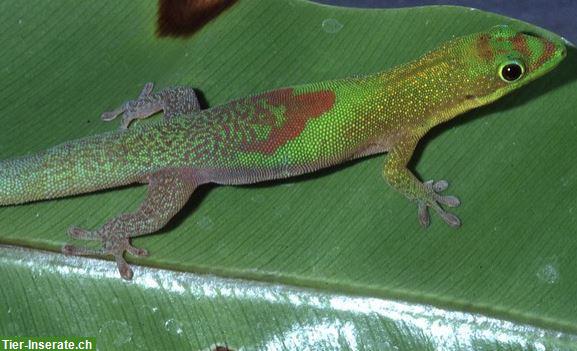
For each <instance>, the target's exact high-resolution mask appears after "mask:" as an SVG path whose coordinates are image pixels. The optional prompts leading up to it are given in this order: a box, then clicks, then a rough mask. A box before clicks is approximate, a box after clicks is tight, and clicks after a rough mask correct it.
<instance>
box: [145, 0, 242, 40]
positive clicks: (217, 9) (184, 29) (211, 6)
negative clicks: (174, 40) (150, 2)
mask: <svg viewBox="0 0 577 351" xmlns="http://www.w3.org/2000/svg"><path fill="white" fill-rule="evenodd" d="M235 2H237V0H158V23H157V30H156V33H157V35H158V36H159V37H184V36H189V35H192V34H193V33H194V32H196V31H197V30H199V29H200V28H202V27H203V26H204V25H205V24H207V23H208V22H209V21H210V20H212V19H213V18H215V17H217V16H218V15H220V14H221V13H222V12H223V11H224V10H226V9H227V8H229V7H231V6H232V5H234V3H235Z"/></svg>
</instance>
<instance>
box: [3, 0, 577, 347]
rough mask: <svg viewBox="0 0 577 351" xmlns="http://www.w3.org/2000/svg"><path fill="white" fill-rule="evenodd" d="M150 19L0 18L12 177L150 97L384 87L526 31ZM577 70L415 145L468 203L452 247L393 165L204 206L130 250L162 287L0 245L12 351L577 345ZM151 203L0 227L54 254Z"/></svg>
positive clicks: (479, 21) (81, 10) (72, 211)
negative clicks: (378, 74)
mask: <svg viewBox="0 0 577 351" xmlns="http://www.w3.org/2000/svg"><path fill="white" fill-rule="evenodd" d="M155 16H156V4H155V3H154V2H151V1H139V2H130V1H109V0H106V1H99V2H75V1H72V0H59V1H53V2H43V1H32V2H26V3H22V2H19V1H16V0H5V1H3V2H1V3H0V33H3V34H2V35H1V36H0V41H1V47H2V52H0V76H1V77H2V78H3V79H2V81H3V84H2V86H1V87H0V101H2V103H1V104H0V121H1V122H2V128H1V129H0V158H8V157H13V156H15V155H22V154H25V153H28V152H34V151H38V150H42V149H44V148H46V147H49V146H51V145H54V144H57V143H60V142H63V141H65V140H70V139H74V138H80V137H83V136H86V135H92V134H96V133H99V132H103V131H106V130H113V129H115V128H117V124H114V123H113V124H105V123H102V122H100V120H99V115H100V113H101V112H102V111H105V110H108V109H110V108H111V107H115V106H117V105H118V104H119V103H120V102H122V101H123V100H126V99H130V98H134V97H135V96H136V95H137V94H138V92H139V90H140V88H141V87H142V85H143V84H144V83H145V82H147V81H154V82H155V83H156V84H157V87H165V86H169V85H178V84H188V85H192V86H194V87H197V88H199V89H200V90H201V91H202V93H203V95H204V98H205V102H206V103H207V104H208V105H209V106H214V105H217V104H219V103H222V102H225V101H227V100H229V99H231V98H235V97H241V96H245V95H248V94H251V93H255V92H259V91H264V90H267V89H272V88H276V87H281V86H287V85H291V84H298V83H305V82H312V81H317V80H324V79H332V78H337V77H345V76H348V75H353V74H363V73H370V72H375V71H379V70H383V69H386V68H390V67H393V66H395V65H397V64H400V63H403V62H406V61H408V60H411V59H415V58H417V57H419V56H420V55H422V54H423V53H425V52H426V51H428V50H430V49H433V48H434V47H435V46H437V45H438V44H439V43H441V42H443V41H445V40H447V39H450V38H452V37H454V36H458V35H463V34H468V33H472V32H476V31H480V30H485V29H487V28H488V27H490V26H492V25H495V24H504V23H508V24H512V25H514V26H515V27H516V28H518V29H528V28H531V29H534V28H532V27H530V26H529V25H527V24H523V23H520V22H517V21H515V20H512V19H508V18H504V17H500V16H497V15H494V14H489V13H484V12H480V11H471V10H469V9H465V8H456V7H429V8H414V9H402V10H372V11H370V10H357V9H343V8H334V7H328V6H322V5H316V4H312V3H308V2H304V1H298V0H283V1H274V2H273V1H239V3H237V4H236V5H234V6H233V7H232V8H231V9H229V10H227V11H226V12H225V13H223V14H222V15H221V16H219V17H218V18H217V19H216V20H215V21H213V22H211V23H210V24H209V25H207V26H206V27H205V28H204V29H202V30H201V31H200V32H198V33H197V34H196V35H195V36H193V37H191V38H188V39H158V38H156V37H155V36H154V31H155V28H154V23H155ZM575 54H576V50H575V49H574V48H571V49H570V50H569V54H568V57H567V59H566V60H565V61H564V63H562V65H561V66H560V67H559V68H557V69H556V70H555V71H553V72H552V73H550V74H549V75H547V76H545V77H544V78H542V79H540V80H539V81H536V82H534V83H532V84H531V85H529V86H527V87H526V88H524V89H522V90H520V91H519V92H516V93H514V94H512V95H510V96H507V97H505V98H503V99H502V100H500V101H498V102H496V103H494V104H492V105H490V106H487V107H484V108H481V109H479V110H477V111H474V112H472V113H468V114H467V115H465V116H462V117H461V118H460V119H458V120H455V121H454V122H452V123H449V124H448V125H445V126H442V127H441V128H437V129H435V130H434V131H433V133H431V135H430V136H429V137H427V139H426V140H425V141H424V142H423V143H422V145H421V148H420V150H419V155H418V157H417V158H416V160H415V162H414V163H415V166H416V170H417V171H418V173H419V174H421V175H422V176H423V178H424V179H429V178H435V179H438V178H445V177H446V178H448V179H449V180H450V181H451V182H452V187H451V189H450V190H451V193H454V194H457V195H459V196H460V197H461V199H462V200H463V206H462V207H461V208H459V209H458V211H457V213H458V214H459V216H460V217H461V219H462V220H463V227H462V228H461V229H460V230H458V231H455V230H451V229H449V228H447V226H445V225H444V224H443V223H441V222H440V221H439V220H438V219H437V220H435V221H434V222H433V225H432V227H431V228H429V229H428V230H427V231H423V230H422V229H421V228H420V227H419V225H418V222H417V219H416V213H415V212H416V211H415V208H414V206H413V205H412V204H410V203H408V202H407V201H406V200H405V199H404V198H402V197H401V196H400V195H399V194H397V193H395V192H394V191H393V190H391V189H390V188H388V187H387V186H386V184H385V183H384V181H383V180H382V179H381V175H380V170H381V167H382V157H381V156H379V157H373V158H370V159H367V160H363V161H360V162H355V163H354V164H349V165H346V166H343V167H339V168H337V169H333V170H328V171H325V172H321V173H319V174H315V175H311V176H307V177H303V178H299V179H292V180H289V181H286V182H280V183H270V184H264V185H255V186H247V187H204V188H203V189H201V190H200V191H199V192H198V193H196V194H195V195H194V196H193V199H192V200H191V202H190V204H189V206H187V208H186V209H185V210H184V211H182V213H181V214H180V215H179V217H178V218H177V219H176V220H175V221H173V222H171V224H170V225H169V227H168V228H167V229H166V230H164V231H163V232H162V233H163V235H154V236H147V237H143V238H139V239H137V240H135V241H134V243H135V245H136V246H141V247H146V248H147V249H148V250H149V251H150V252H151V254H152V255H151V257H150V258H147V259H143V260H138V261H137V263H140V264H143V265H146V266H149V267H157V268H162V269H164V270H155V269H144V268H141V269H138V270H136V272H135V274H136V278H137V279H136V280H135V281H134V282H133V283H125V282H123V281H121V280H120V279H119V278H118V277H117V276H116V272H115V269H116V268H115V266H114V264H113V263H112V262H104V261H98V260H89V259H76V258H65V257H62V256H61V255H60V254H48V253H40V252H38V251H37V250H35V251H27V250H21V249H18V248H16V247H14V246H10V247H5V248H3V249H2V250H1V253H0V255H1V256H0V259H1V260H2V264H1V265H0V267H1V268H0V281H2V282H7V283H2V285H1V286H0V298H1V299H2V301H6V303H5V304H3V305H4V307H3V308H4V310H0V335H61V334H66V335H73V334H74V335H89V336H91V335H95V336H98V342H99V347H100V348H101V349H111V348H117V347H120V346H121V347H123V348H135V349H143V348H176V349H178V348H184V345H187V346H186V347H187V348H192V349H204V348H208V347H210V346H214V345H216V344H223V343H226V344H228V345H230V347H231V348H234V349H236V348H241V347H245V348H246V349H253V348H263V347H266V346H267V345H269V346H270V345H273V344H270V343H269V342H276V344H275V345H277V346H278V348H280V349H282V348H286V349H299V348H304V347H305V345H309V346H311V347H317V348H326V347H328V346H332V347H343V348H366V349H375V348H377V346H378V347H380V348H387V347H391V348H392V347H399V348H400V349H403V348H404V349H415V348H417V349H424V350H426V349H435V348H437V349H438V348H441V347H444V348H445V349H459V348H462V347H465V348H475V349H479V348H485V349H490V350H493V349H498V348H503V349H511V348H512V349H516V348H519V349H531V348H533V349H543V347H545V348H549V347H551V348H553V347H557V348H568V347H576V346H575V337H574V336H573V334H576V333H577V327H575V326H576V325H577V324H576V323H577V305H576V304H575V303H574V296H575V294H576V292H577V280H576V279H574V277H575V276H576V274H577V263H575V261H574V259H573V258H574V256H575V252H576V250H577V237H576V236H575V234H576V232H577V230H576V229H577V219H576V218H575V213H576V211H577V206H576V202H575V201H576V200H575V199H576V198H577V196H576V195H577V166H576V164H575V162H574V156H573V154H574V153H573V151H575V150H577V138H576V137H575V136H576V135H577V122H576V121H575V112H574V111H575V109H576V106H575V104H576V99H575V92H576V88H577V83H576V78H577V70H576V69H575V67H576V63H577V62H576V60H577V59H576V57H577V56H576V55H575ZM144 123H146V122H144ZM417 159H418V161H419V162H418V163H417ZM144 192H145V188H144V187H130V188H125V189H121V190H114V191H108V192H101V193H97V194H92V195H86V196H79V197H73V198H67V199H62V200H58V201H47V202H39V203H35V204H29V205H24V206H13V207H6V208H2V216H1V217H0V242H2V243H4V244H11V245H17V246H26V247H31V248H34V249H44V250H50V251H55V252H58V251H59V249H60V247H61V246H62V245H63V244H64V243H66V242H69V239H68V238H67V236H66V234H65V233H66V229H67V228H68V227H69V226H70V225H72V224H76V225H79V226H82V227H87V228H92V227H96V226H98V225H100V224H102V223H103V222H104V221H105V220H106V219H108V218H110V217H112V216H114V215H116V214H118V213H120V212H123V211H127V210H131V209H134V208H136V206H138V203H139V202H140V201H141V200H142V198H143V196H144ZM434 219H436V218H434ZM170 270H173V271H174V270H176V271H185V272H191V273H174V272H170ZM198 273H210V274H214V275H216V276H218V277H220V278H217V277H215V276H196V275H195V274H198ZM229 278H239V279H238V280H228V279H229ZM279 291H280V292H279ZM348 295H354V296H357V297H351V296H348ZM335 298H336V299H337V300H338V299H344V300H346V301H347V304H348V305H347V306H349V307H347V308H343V307H340V308H339V307H338V306H337V305H335V302H334V301H335V300H334V299H335ZM391 299H393V300H396V301H405V302H404V303H403V304H405V303H406V306H410V309H412V310H411V311H413V312H410V311H408V310H407V309H402V308H400V307H399V308H397V307H398V306H397V305H394V303H395V302H393V301H392V300H391ZM303 300H304V301H305V302H303ZM380 304H385V305H386V306H393V305H394V306H397V307H395V308H388V309H387V308H384V307H382V306H384V305H380ZM431 305H434V306H437V307H438V308H440V309H435V308H433V307H431ZM350 306H352V307H350ZM362 306H369V308H366V309H363V308H362ZM373 306H374V308H375V310H374V311H373V310H371V308H373ZM403 306H405V305H403ZM454 310H457V311H460V312H451V311H454ZM414 311H417V312H414ZM426 311H434V312H431V313H429V314H427V313H426ZM411 313H413V314H412V315H413V316H416V317H415V318H414V319H413V320H410V319H407V317H406V316H407V315H411ZM455 316H456V317H455ZM489 317H491V318H494V319H490V322H487V320H489V319H486V318H489ZM419 321H423V323H420V322H419ZM507 321H510V322H507ZM523 323H530V324H532V325H534V326H536V328H544V329H536V328H533V327H528V326H525V325H524V324H523ZM478 326H479V329H476V328H477V327H478ZM331 328H332V329H331ZM443 328H445V329H443ZM531 328H533V329H531ZM545 329H552V330H554V331H555V332H561V333H560V334H557V333H555V332H552V333H549V332H546V331H545ZM439 330H440V331H439ZM471 330H473V331H476V330H481V331H483V330H485V332H478V333H474V332H470V333H467V332H466V331H471ZM435 331H437V332H435ZM314 335H321V336H322V337H317V339H315V338H314V337H313V336H314ZM447 335H449V336H447ZM499 336H503V337H499ZM355 343H356V344H355Z"/></svg>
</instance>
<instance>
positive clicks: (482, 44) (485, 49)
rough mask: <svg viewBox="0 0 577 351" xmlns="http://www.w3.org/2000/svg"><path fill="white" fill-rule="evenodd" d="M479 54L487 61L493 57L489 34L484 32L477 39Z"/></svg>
mask: <svg viewBox="0 0 577 351" xmlns="http://www.w3.org/2000/svg"><path fill="white" fill-rule="evenodd" d="M477 54H478V55H479V57H480V58H482V59H483V60H485V61H491V60H492V59H493V50H492V49H491V45H490V44H489V35H488V34H483V35H481V36H480V37H479V38H478V39H477Z"/></svg>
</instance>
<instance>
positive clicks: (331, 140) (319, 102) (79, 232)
mask: <svg viewBox="0 0 577 351" xmlns="http://www.w3.org/2000/svg"><path fill="white" fill-rule="evenodd" d="M565 55H566V50H565V47H564V45H563V44H562V43H558V42H553V41H550V40H547V39H544V38H540V37H537V36H535V35H530V34H523V33H520V32H516V31H514V30H512V29H510V28H508V27H504V26H500V27H495V28H492V29H491V30H490V31H488V32H482V33H477V34H472V35H469V36H465V37H461V38H457V39H454V40H451V41H449V42H447V43H445V44H443V45H442V46H440V47H439V48H438V49H436V50H434V51H432V52H429V53H427V54H426V55H424V56H423V57H421V58H419V59H418V60H416V61H413V62H410V63H407V64H405V65H402V66H399V67H396V68H394V69H392V70H390V71H385V72H380V73H376V74H373V75H368V76H364V77H358V78H348V79H340V80H333V81H328V82H321V83H313V84H305V85H300V86H295V87H291V88H284V89H278V90H274V91H270V92H266V93H262V94H258V95H254V96H251V97H247V98H243V99H238V100H234V101H231V102H229V103H227V104H224V105H221V106H217V107H214V108H210V109H207V110H202V111H200V109H199V105H198V101H197V100H196V96H195V94H194V91H193V90H192V89H191V88H186V87H175V88H170V89H165V90H163V91H161V92H158V93H154V94H153V93H152V84H147V85H146V86H145V87H144V89H143V91H142V93H141V94H140V96H139V98H138V99H136V100H132V101H129V102H126V103H125V104H123V105H122V106H121V107H120V108H118V109H116V110H114V111H111V112H106V113H104V114H103V116H102V118H103V119H104V120H112V119H114V118H115V117H116V116H118V115H120V114H123V113H124V120H123V124H122V128H121V130H120V131H117V132H111V133H106V134H102V135H97V136H91V137H88V138H84V139H80V140H75V141H70V142H66V143H64V144H61V145H58V146H55V147H53V148H51V149H49V150H46V151H44V152H41V153H38V154H34V155H30V156H26V157H22V158H17V159H12V160H7V161H2V162H0V204H1V205H13V204H20V203H25V202H30V201H37V200H43V199H52V198H58V197H63V196H69V195H74V194H80V193H86V192H91V191H95V190H99V189H104V188H111V187H117V186H121V185H125V184H130V183H136V182H141V183H147V184H148V195H147V197H146V199H145V201H144V202H143V203H142V205H141V206H140V208H139V209H138V210H137V211H136V212H133V213H124V214H121V215H119V216H118V217H116V218H113V219H111V220H109V221H108V222H107V223H105V224H104V225H103V226H102V227H100V228H98V229H96V230H92V231H89V230H84V229H80V228H77V227H71V229H70V230H69V233H70V235H71V236H72V237H74V238H79V239H87V240H100V241H101V242H102V244H103V248H102V249H101V250H98V251H94V250H89V249H85V248H81V247H75V246H71V245H66V246H65V247H64V248H63V250H64V252H65V253H68V254H79V255H83V254H90V255H94V254H97V255H103V254H104V255H106V254H109V255H113V256H114V257H115V259H116V261H117V265H118V268H119V271H120V273H121V275H122V277H124V278H125V279H130V278H131V277H132V270H131V269H130V267H129V266H128V264H127V263H126V261H125V260H124V258H123V254H124V251H128V252H130V253H131V254H134V255H146V254H147V253H146V251H145V250H143V249H137V248H134V247H133V246H131V245H130V242H129V239H130V237H134V236H139V235H144V234H148V233H152V232H154V231H157V230H159V229H160V228H162V227H163V226H164V225H165V224H166V223H167V222H168V221H169V220H170V219H171V218H172V217H173V216H174V215H175V214H176V213H177V212H178V211H179V210H180V209H181V208H182V206H183V205H184V204H185V203H186V201H187V200H188V198H189V197H190V196H191V194H192V193H193V192H194V190H195V188H196V187H197V186H199V185H201V184H205V183H209V182H214V183H219V184H250V183H255V182H259V181H264V180H270V179H278V178H286V177H290V176H295V175H298V174H303V173H309V172H313V171H315V170H318V169H320V168H324V167H329V166H331V165H334V164H338V163H342V162H344V161H347V160H351V159H355V158H359V157H363V156H366V155H371V154H375V153H384V152H388V157H387V162H386V163H385V165H384V169H383V175H384V177H385V179H386V180H387V181H388V183H389V184H390V185H391V186H392V187H393V188H395V189H396V190H398V191H399V192H401V193H402V194H404V195H405V196H406V197H407V198H409V199H410V200H412V201H415V202H416V203H417V206H418V214H419V220H420V222H421V224H423V225H424V226H427V225H428V224H429V215H428V208H432V209H433V210H435V212H437V213H438V214H439V215H440V216H441V218H443V220H444V221H445V222H447V223H448V224H449V225H450V226H454V227H457V226H459V225H460V221H459V219H458V218H457V217H456V216H455V215H453V214H451V213H449V212H446V211H445V210H444V209H443V208H442V205H446V206H450V207H453V206H457V205H459V200H458V199H457V198H456V197H453V196H443V195H439V194H438V193H439V192H440V191H443V190H444V189H446V187H447V182H446V181H437V182H433V181H429V182H425V183H422V182H420V181H419V180H418V179H417V178H416V177H415V176H414V175H413V174H412V173H411V172H410V171H409V170H408V169H407V163H408V162H409V160H410V158H411V156H412V153H413V150H414V149H415V146H416V145H417V143H418V141H419V139H420V138H421V137H422V136H423V135H425V133H427V131H429V130H430V129H431V128H432V127H434V126H436V125H438V124H440V123H443V122H445V121H447V120H450V119H452V118H454V117H455V116H457V115H459V114H461V113H463V112H465V111H467V110H470V109H473V108H475V107H478V106H481V105H485V104H488V103H491V102H492V101H494V100H496V99H498V98H500V97H501V96H503V95H505V94H507V93H510V92H512V91H514V90H516V89H518V88H519V87H521V86H523V85H525V84H526V83H528V82H530V81H532V80H534V79H536V78H538V77H540V76H542V75H543V74H545V73H547V72H549V71H550V70H551V69H553V68H554V67H555V66H556V65H557V64H559V62H560V61H561V60H562V59H563V58H564V57H565ZM517 75H518V76H517ZM512 78H514V79H512ZM159 111H164V114H165V119H164V120H163V121H160V122H156V123H153V122H151V123H145V124H143V125H139V126H136V127H132V128H128V125H129V123H130V122H131V121H132V120H134V119H137V118H146V117H148V116H149V115H151V114H154V113H156V112H159Z"/></svg>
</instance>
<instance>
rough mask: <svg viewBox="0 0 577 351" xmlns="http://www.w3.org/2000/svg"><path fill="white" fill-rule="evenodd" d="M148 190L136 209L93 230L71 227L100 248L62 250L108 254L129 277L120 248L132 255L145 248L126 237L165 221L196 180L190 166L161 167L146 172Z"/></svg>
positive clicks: (76, 234)
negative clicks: (151, 172)
mask: <svg viewBox="0 0 577 351" xmlns="http://www.w3.org/2000/svg"><path fill="white" fill-rule="evenodd" d="M147 181H148V194H147V196H146V199H145V200H144V202H143V203H142V204H141V205H140V207H139V209H138V210H136V211H135V212H132V213H123V214H121V215H119V216H117V217H115V218H113V219H111V220H109V221H108V222H107V223H106V224H104V225H103V226H102V227H100V228H99V229H96V230H92V231H91V230H85V229H81V228H78V227H75V226H73V227H71V228H70V229H69V234H70V236H72V237H73V238H76V239H82V240H97V241H101V242H102V248H101V249H100V250H92V249H87V248H84V247H76V246H73V245H65V246H64V247H63V248H62V251H63V252H64V253H65V254H69V255H96V256H102V255H112V256H114V258H115V259H116V264H117V266H118V270H119V272H120V275H121V276H122V278H124V279H127V280H130V279H131V278H132V269H131V268H130V266H129V265H128V263H126V261H125V260H124V257H123V255H124V251H128V252H129V253H130V254H132V255H136V256H146V255H147V254H148V252H147V251H146V250H144V249H138V248H135V247H133V246H132V245H131V244H130V238H133V237H136V236H140V235H145V234H149V233H153V232H155V231H157V230H159V229H161V228H162V227H164V226H165V225H166V223H167V222H168V221H169V220H170V219H171V218H172V217H173V216H174V215H175V214H176V213H177V212H178V211H180V209H181V208H182V207H183V206H184V204H185V203H186V202H187V201H188V199H189V197H190V195H191V194H192V193H193V192H194V189H195V188H196V185H197V182H196V181H195V179H194V176H193V175H192V173H191V171H190V170H182V169H175V170H172V169H171V170H163V171H159V172H157V173H154V174H152V175H150V176H149V177H148V178H147Z"/></svg>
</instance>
